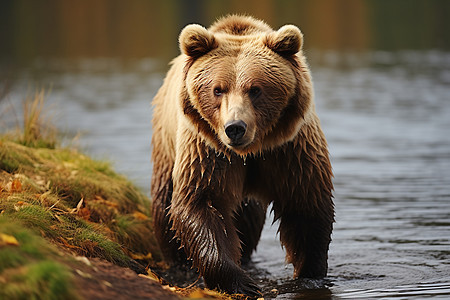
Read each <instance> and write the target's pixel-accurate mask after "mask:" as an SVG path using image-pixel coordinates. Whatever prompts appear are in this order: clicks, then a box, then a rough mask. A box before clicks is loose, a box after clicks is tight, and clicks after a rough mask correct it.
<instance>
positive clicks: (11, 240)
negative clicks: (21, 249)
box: [0, 233, 19, 247]
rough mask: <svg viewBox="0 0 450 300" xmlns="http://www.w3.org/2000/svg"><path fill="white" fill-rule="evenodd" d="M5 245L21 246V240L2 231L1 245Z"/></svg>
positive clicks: (0, 235)
mask: <svg viewBox="0 0 450 300" xmlns="http://www.w3.org/2000/svg"><path fill="white" fill-rule="evenodd" d="M3 245H9V246H19V242H18V241H17V239H16V238H15V237H14V236H12V235H9V234H4V233H0V247H1V246H3Z"/></svg>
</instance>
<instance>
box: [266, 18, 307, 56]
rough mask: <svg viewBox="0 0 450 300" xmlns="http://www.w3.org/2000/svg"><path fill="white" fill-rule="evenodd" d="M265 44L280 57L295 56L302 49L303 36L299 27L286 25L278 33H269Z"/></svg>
mask: <svg viewBox="0 0 450 300" xmlns="http://www.w3.org/2000/svg"><path fill="white" fill-rule="evenodd" d="M264 44H265V45H266V46H267V47H269V48H270V49H272V50H273V51H274V52H276V53H278V54H280V55H283V56H290V55H294V54H296V53H297V52H298V51H300V49H301V48H302V44H303V34H302V32H301V31H300V29H298V27H297V26H294V25H284V26H283V27H281V28H280V29H278V30H277V31H275V32H272V33H269V34H268V35H267V36H266V38H265V40H264Z"/></svg>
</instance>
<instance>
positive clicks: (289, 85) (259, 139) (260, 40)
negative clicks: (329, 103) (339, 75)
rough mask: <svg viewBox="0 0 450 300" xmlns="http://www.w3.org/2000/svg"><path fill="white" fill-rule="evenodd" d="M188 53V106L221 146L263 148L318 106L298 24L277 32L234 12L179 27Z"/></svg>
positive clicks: (211, 141)
mask: <svg viewBox="0 0 450 300" xmlns="http://www.w3.org/2000/svg"><path fill="white" fill-rule="evenodd" d="M179 42H180V48H181V51H182V53H183V54H184V55H185V57H186V65H185V69H184V72H185V73H184V87H183V89H182V97H181V99H182V107H183V110H184V113H185V115H186V116H187V117H188V120H189V121H190V123H191V125H193V128H195V130H197V131H198V133H199V134H200V135H201V136H202V137H203V139H204V141H205V142H206V143H207V144H208V145H210V146H212V147H214V148H216V150H218V151H221V152H224V153H229V152H230V151H233V152H235V153H237V154H239V155H242V156H245V155H247V154H250V153H253V154H256V153H260V152H262V151H263V150H266V149H271V148H274V147H277V146H279V145H282V144H284V143H286V142H288V141H290V140H292V139H293V138H294V137H295V136H296V135H297V134H298V132H299V130H300V128H301V126H302V125H303V124H304V123H305V120H306V119H307V116H308V111H310V109H311V107H312V106H313V105H312V97H313V91H312V84H311V78H310V73H309V68H308V66H307V64H306V60H305V58H304V56H303V54H302V51H301V48H302V43H303V36H302V33H301V32H300V30H299V29H298V28H297V27H295V26H293V25H285V26H283V27H281V28H280V29H279V30H277V31H274V30H272V29H271V28H270V27H269V26H268V25H266V24H265V23H263V22H261V21H258V20H255V19H253V18H250V17H240V16H232V17H227V18H224V19H222V20H219V21H217V22H216V23H215V24H214V25H213V26H212V27H210V28H209V29H206V28H204V27H202V26H200V25H188V26H186V27H185V28H184V29H183V31H182V32H181V34H180V37H179Z"/></svg>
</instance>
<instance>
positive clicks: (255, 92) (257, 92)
mask: <svg viewBox="0 0 450 300" xmlns="http://www.w3.org/2000/svg"><path fill="white" fill-rule="evenodd" d="M248 94H249V96H250V97H252V98H256V97H258V96H259V95H260V94H261V89H260V88H259V87H257V86H253V87H251V88H250V90H249V91H248Z"/></svg>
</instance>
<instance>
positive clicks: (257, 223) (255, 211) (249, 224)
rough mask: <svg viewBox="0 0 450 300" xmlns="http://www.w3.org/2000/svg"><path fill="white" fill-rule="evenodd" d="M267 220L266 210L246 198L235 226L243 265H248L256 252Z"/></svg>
mask: <svg viewBox="0 0 450 300" xmlns="http://www.w3.org/2000/svg"><path fill="white" fill-rule="evenodd" d="M265 220H266V208H265V207H264V206H263V205H262V204H261V203H259V202H258V201H256V200H254V199H252V198H245V199H244V201H243V202H242V204H241V205H240V206H239V208H238V209H237V211H236V212H235V219H234V221H235V222H234V224H235V225H236V229H237V232H238V236H239V239H240V241H241V247H242V251H241V253H242V257H241V263H242V264H245V263H248V262H249V261H250V257H251V255H252V253H253V251H254V250H256V246H257V245H258V242H259V239H260V237H261V232H262V229H263V227H264V223H265Z"/></svg>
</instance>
